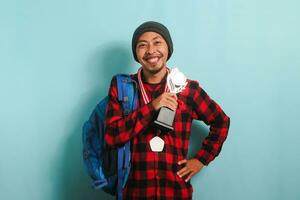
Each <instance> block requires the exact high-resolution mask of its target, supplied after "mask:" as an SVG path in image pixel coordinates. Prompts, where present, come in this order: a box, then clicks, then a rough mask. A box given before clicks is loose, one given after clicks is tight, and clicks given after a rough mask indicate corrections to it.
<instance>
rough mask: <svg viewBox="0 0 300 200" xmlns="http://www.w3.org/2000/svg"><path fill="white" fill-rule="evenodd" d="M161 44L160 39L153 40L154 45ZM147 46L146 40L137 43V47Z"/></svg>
mask: <svg viewBox="0 0 300 200" xmlns="http://www.w3.org/2000/svg"><path fill="white" fill-rule="evenodd" d="M161 44H162V41H160V40H155V41H154V42H153V45H154V46H160V45H161ZM147 46H148V43H147V42H140V43H138V45H137V48H146V47H147Z"/></svg>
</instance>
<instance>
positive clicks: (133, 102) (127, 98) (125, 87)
mask: <svg viewBox="0 0 300 200" xmlns="http://www.w3.org/2000/svg"><path fill="white" fill-rule="evenodd" d="M116 78H117V87H118V100H119V101H120V102H122V107H123V114H124V115H129V114H130V112H132V111H133V110H135V109H136V108H137V100H138V98H137V92H138V91H137V84H136V82H135V81H134V80H132V78H131V77H130V75H126V74H118V75H117V76H116ZM129 162H130V141H129V142H127V143H126V144H125V145H124V147H121V148H119V149H118V183H117V199H118V200H121V199H122V190H123V187H124V185H125V181H126V180H125V179H126V178H127V177H126V178H124V177H125V175H126V174H125V173H126V170H128V168H129V167H130V166H129V165H130V163H129ZM127 175H128V174H127Z"/></svg>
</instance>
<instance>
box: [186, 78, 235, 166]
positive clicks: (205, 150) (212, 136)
mask: <svg viewBox="0 0 300 200" xmlns="http://www.w3.org/2000/svg"><path fill="white" fill-rule="evenodd" d="M191 84H193V85H192V86H191V87H192V88H193V89H194V95H193V118H194V119H198V120H202V121H204V122H205V123H206V124H207V125H210V129H209V134H208V136H207V137H206V138H205V139H204V141H203V143H202V148H201V149H200V150H199V151H198V153H197V154H196V156H195V158H196V159H198V160H199V161H200V162H201V163H203V164H204V165H208V164H209V163H210V162H211V161H212V160H214V159H215V157H217V156H218V155H219V153H220V151H221V149H222V145H223V143H224V141H225V140H226V138H227V134H228V130H229V124H230V118H229V117H228V116H227V115H226V114H225V113H224V112H223V110H222V109H221V107H220V106H219V105H218V104H217V103H216V102H215V101H214V100H212V99H211V98H210V97H209V96H208V95H207V93H206V92H205V91H204V90H203V89H202V88H201V87H200V86H199V84H198V82H193V83H191Z"/></svg>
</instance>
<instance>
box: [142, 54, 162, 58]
mask: <svg viewBox="0 0 300 200" xmlns="http://www.w3.org/2000/svg"><path fill="white" fill-rule="evenodd" d="M162 56H163V55H162V53H153V54H145V55H144V57H143V59H149V58H153V57H159V58H161V57H162Z"/></svg>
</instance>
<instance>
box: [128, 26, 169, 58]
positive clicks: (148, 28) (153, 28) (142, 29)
mask: <svg viewBox="0 0 300 200" xmlns="http://www.w3.org/2000/svg"><path fill="white" fill-rule="evenodd" d="M145 32H156V33H158V34H160V35H161V36H162V37H163V38H164V39H165V41H166V43H167V45H168V50H169V52H168V59H167V60H169V58H170V57H171V55H172V53H173V42H172V39H171V35H170V33H169V30H168V29H167V27H165V26H164V25H162V24H161V23H158V22H154V21H148V22H144V23H143V24H141V25H140V26H139V27H137V29H136V30H135V31H134V33H133V36H132V53H133V57H134V59H135V60H136V61H137V62H139V61H138V59H137V55H136V45H137V42H138V39H139V37H140V36H141V35H142V34H143V33H145Z"/></svg>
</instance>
